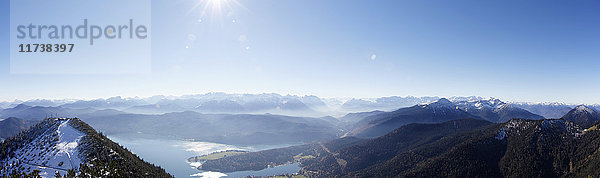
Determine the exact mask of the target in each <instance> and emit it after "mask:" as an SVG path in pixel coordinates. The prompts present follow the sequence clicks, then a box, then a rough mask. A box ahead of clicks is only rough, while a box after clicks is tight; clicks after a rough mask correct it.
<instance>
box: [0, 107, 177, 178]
mask: <svg viewBox="0 0 600 178" xmlns="http://www.w3.org/2000/svg"><path fill="white" fill-rule="evenodd" d="M57 173H59V174H60V175H70V176H82V177H132V176H133V177H135V175H147V176H148V177H171V176H170V175H169V174H167V173H166V172H165V171H164V170H163V169H161V168H159V167H156V166H154V165H151V164H149V163H147V162H144V161H143V160H141V159H140V158H139V157H137V156H135V155H134V154H132V153H131V152H129V151H127V150H126V149H124V148H123V147H122V146H120V145H118V144H117V143H114V142H112V141H110V139H108V138H107V137H106V136H104V135H103V134H100V133H98V132H96V131H95V130H94V129H93V128H91V127H90V126H89V125H87V124H86V123H84V122H82V121H81V120H79V119H77V118H74V119H67V118H49V119H44V120H43V121H41V122H40V123H38V124H36V125H34V126H32V127H30V128H29V129H28V130H26V131H23V132H21V133H19V134H17V135H15V136H13V137H11V138H8V139H7V140H5V141H4V142H3V143H0V175H2V174H6V175H10V176H16V177H23V176H28V177H36V176H41V177H55V175H56V174H57Z"/></svg>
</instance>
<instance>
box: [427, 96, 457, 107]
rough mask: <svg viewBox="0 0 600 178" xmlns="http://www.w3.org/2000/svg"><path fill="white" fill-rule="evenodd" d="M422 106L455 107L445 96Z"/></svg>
mask: <svg viewBox="0 0 600 178" xmlns="http://www.w3.org/2000/svg"><path fill="white" fill-rule="evenodd" d="M422 107H423V108H426V107H429V108H441V107H444V108H446V107H449V108H456V106H455V105H454V103H452V102H451V101H450V100H448V99H446V98H441V99H439V100H437V101H436V102H433V103H429V104H425V105H422Z"/></svg>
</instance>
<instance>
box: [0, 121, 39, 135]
mask: <svg viewBox="0 0 600 178" xmlns="http://www.w3.org/2000/svg"><path fill="white" fill-rule="evenodd" d="M32 123H33V122H32V121H27V120H23V119H19V118H15V117H11V118H8V119H4V120H0V139H6V138H8V137H11V136H13V135H16V134H18V133H20V132H21V131H24V130H26V129H27V128H29V126H31V125H33V124H32Z"/></svg>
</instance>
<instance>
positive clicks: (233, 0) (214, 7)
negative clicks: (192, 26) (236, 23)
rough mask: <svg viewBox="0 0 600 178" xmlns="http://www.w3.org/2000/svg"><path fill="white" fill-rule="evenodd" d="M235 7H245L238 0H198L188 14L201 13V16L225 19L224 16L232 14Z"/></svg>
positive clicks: (219, 19)
mask: <svg viewBox="0 0 600 178" xmlns="http://www.w3.org/2000/svg"><path fill="white" fill-rule="evenodd" d="M234 7H242V8H243V9H245V7H244V6H243V5H242V4H240V3H239V2H238V1H237V0H198V1H197V3H196V4H194V6H193V7H192V8H191V9H190V11H189V12H188V14H194V13H199V14H200V18H201V19H204V18H208V19H210V20H213V21H214V20H218V21H219V22H222V21H223V16H225V15H226V16H231V15H232V11H233V9H234Z"/></svg>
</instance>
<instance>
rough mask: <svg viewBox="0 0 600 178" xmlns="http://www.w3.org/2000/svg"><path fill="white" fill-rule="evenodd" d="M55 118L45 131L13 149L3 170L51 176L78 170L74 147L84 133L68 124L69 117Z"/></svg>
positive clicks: (78, 160) (76, 154)
mask: <svg viewBox="0 0 600 178" xmlns="http://www.w3.org/2000/svg"><path fill="white" fill-rule="evenodd" d="M57 121H58V122H57V123H56V125H53V126H52V127H51V128H50V129H48V130H46V132H45V133H44V134H42V135H40V136H39V137H37V138H35V139H34V140H33V141H31V142H30V143H29V144H27V145H26V146H24V147H22V148H20V149H18V150H16V151H15V152H14V157H11V158H9V159H7V160H6V161H5V162H7V163H9V164H8V166H7V167H6V168H5V170H2V172H12V169H16V168H19V169H25V172H27V173H29V172H31V171H33V170H34V169H37V170H40V171H41V172H40V175H41V176H50V177H52V176H54V174H55V172H56V171H58V172H60V174H61V175H65V174H66V173H67V170H69V169H73V170H78V169H79V165H80V164H81V162H82V159H81V158H80V157H79V155H80V154H79V151H78V150H77V149H76V148H77V146H78V145H79V141H80V140H81V138H82V137H83V136H84V135H85V134H84V133H82V132H80V131H78V130H77V129H75V128H73V127H71V126H70V125H69V124H68V123H69V120H68V119H57ZM13 163H20V164H13Z"/></svg>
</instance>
